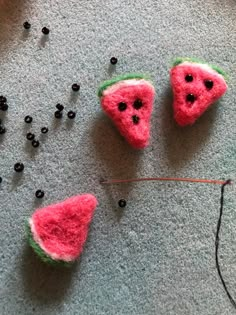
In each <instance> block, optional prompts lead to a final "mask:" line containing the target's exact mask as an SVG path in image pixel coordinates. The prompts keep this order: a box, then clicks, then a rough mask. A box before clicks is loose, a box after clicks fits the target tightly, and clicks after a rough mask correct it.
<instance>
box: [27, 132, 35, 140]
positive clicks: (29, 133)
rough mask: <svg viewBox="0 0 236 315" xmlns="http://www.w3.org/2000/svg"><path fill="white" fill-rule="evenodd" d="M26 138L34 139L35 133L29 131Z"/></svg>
mask: <svg viewBox="0 0 236 315" xmlns="http://www.w3.org/2000/svg"><path fill="white" fill-rule="evenodd" d="M26 138H27V140H30V141H32V140H34V138H35V135H34V134H33V133H31V132H28V133H27V134H26Z"/></svg>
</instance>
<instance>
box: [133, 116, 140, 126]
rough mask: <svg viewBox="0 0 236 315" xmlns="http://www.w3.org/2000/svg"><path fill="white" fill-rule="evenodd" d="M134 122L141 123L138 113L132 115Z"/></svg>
mask: <svg viewBox="0 0 236 315" xmlns="http://www.w3.org/2000/svg"><path fill="white" fill-rule="evenodd" d="M132 120H133V123H134V124H135V125H137V124H138V123H139V120H140V118H139V117H138V116H136V115H134V116H132Z"/></svg>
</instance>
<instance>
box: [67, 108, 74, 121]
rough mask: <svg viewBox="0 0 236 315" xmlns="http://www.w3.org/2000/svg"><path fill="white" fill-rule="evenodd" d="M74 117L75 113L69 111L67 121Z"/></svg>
mask: <svg viewBox="0 0 236 315" xmlns="http://www.w3.org/2000/svg"><path fill="white" fill-rule="evenodd" d="M75 116H76V113H75V112H73V111H72V110H70V111H69V112H68V113H67V117H68V118H69V119H74V118H75Z"/></svg>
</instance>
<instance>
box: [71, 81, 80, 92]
mask: <svg viewBox="0 0 236 315" xmlns="http://www.w3.org/2000/svg"><path fill="white" fill-rule="evenodd" d="M71 88H72V90H73V91H74V92H78V91H79V90H80V85H79V84H77V83H74V84H73V85H72V87H71Z"/></svg>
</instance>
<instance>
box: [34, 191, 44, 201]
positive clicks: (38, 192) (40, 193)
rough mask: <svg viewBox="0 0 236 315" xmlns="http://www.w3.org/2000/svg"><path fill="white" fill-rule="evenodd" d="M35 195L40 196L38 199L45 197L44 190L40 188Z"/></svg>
mask: <svg viewBox="0 0 236 315" xmlns="http://www.w3.org/2000/svg"><path fill="white" fill-rule="evenodd" d="M35 197H36V198H38V199H41V198H43V197H44V191H43V190H41V189H39V190H37V191H36V192H35Z"/></svg>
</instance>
